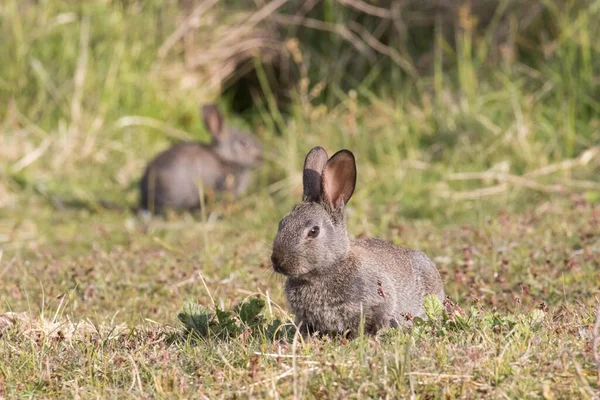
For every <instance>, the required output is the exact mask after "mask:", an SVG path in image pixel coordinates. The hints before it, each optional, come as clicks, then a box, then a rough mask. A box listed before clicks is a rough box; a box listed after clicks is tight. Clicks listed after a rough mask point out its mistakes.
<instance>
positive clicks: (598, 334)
mask: <svg viewBox="0 0 600 400" xmlns="http://www.w3.org/2000/svg"><path fill="white" fill-rule="evenodd" d="M592 333H593V340H592V351H593V352H594V360H595V361H596V384H597V385H598V386H600V350H598V345H600V304H598V308H597V309H596V321H595V322H594V330H593V331H592Z"/></svg>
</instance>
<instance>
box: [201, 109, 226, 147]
mask: <svg viewBox="0 0 600 400" xmlns="http://www.w3.org/2000/svg"><path fill="white" fill-rule="evenodd" d="M202 118H203V119H204V124H205V125H206V129H208V132H209V133H210V134H211V135H212V137H214V138H215V139H219V138H221V137H222V136H223V135H224V134H225V130H224V129H223V114H221V111H219V109H218V108H217V106H215V105H214V104H207V105H204V106H202Z"/></svg>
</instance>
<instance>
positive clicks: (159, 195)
mask: <svg viewBox="0 0 600 400" xmlns="http://www.w3.org/2000/svg"><path fill="white" fill-rule="evenodd" d="M225 179H226V171H225V169H224V168H223V165H222V163H221V160H220V159H219V158H218V157H217V156H216V155H215V153H214V152H213V151H211V149H210V148H209V147H208V146H204V145H202V144H199V143H191V142H186V143H180V144H177V145H175V146H173V147H171V148H170V149H168V150H166V151H164V152H163V153H161V154H159V155H158V156H157V157H156V158H155V159H154V160H153V161H152V162H150V164H149V165H148V167H147V168H146V171H145V173H144V175H143V177H142V180H141V182H140V191H141V199H140V202H141V204H140V205H141V207H142V208H143V209H150V210H152V209H156V210H160V209H163V208H182V209H194V208H198V207H199V206H200V196H199V188H198V185H199V184H200V183H201V184H202V185H203V187H204V190H205V191H208V190H212V189H217V190H218V189H220V188H221V187H222V186H223V185H224V181H225Z"/></svg>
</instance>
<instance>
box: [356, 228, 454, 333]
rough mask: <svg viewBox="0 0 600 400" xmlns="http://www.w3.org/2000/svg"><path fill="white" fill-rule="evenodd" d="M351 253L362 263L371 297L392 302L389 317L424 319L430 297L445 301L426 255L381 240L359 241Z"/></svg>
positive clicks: (363, 274) (442, 291) (432, 266)
mask: <svg viewBox="0 0 600 400" xmlns="http://www.w3.org/2000/svg"><path fill="white" fill-rule="evenodd" d="M351 252H352V253H354V254H355V257H356V258H357V259H359V260H360V265H361V275H362V276H363V279H364V280H365V283H364V287H365V290H366V291H367V293H368V295H369V296H371V297H374V296H375V295H377V296H379V297H382V298H384V299H386V300H387V299H389V306H390V307H391V308H390V312H389V314H390V315H392V316H393V317H394V318H395V320H396V321H397V322H400V321H401V320H402V319H403V318H409V315H412V316H415V317H421V318H424V317H425V308H424V299H425V297H426V296H427V295H431V294H433V295H436V296H437V297H438V298H439V299H440V300H441V301H443V300H444V298H445V294H444V288H443V284H442V278H441V276H440V273H439V271H438V270H437V268H436V267H435V264H434V263H433V262H432V261H431V260H430V259H429V258H428V257H427V256H426V255H425V254H424V253H423V252H421V251H418V250H412V249H407V248H403V247H400V246H397V245H394V244H392V243H390V242H387V241H385V240H382V239H379V238H367V239H356V240H354V241H353V242H352V246H351Z"/></svg>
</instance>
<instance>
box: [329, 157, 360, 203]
mask: <svg viewBox="0 0 600 400" xmlns="http://www.w3.org/2000/svg"><path fill="white" fill-rule="evenodd" d="M322 179H323V182H322V183H321V185H322V189H321V190H322V192H323V194H322V198H323V200H325V201H327V202H329V204H331V205H332V206H333V207H334V209H339V208H341V207H342V206H344V205H345V204H346V203H347V202H348V200H350V197H352V193H354V186H356V161H355V160H354V154H352V152H351V151H349V150H340V151H338V152H337V153H335V154H334V155H333V156H331V158H330V159H329V161H327V164H325V168H324V169H323V178H322Z"/></svg>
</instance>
